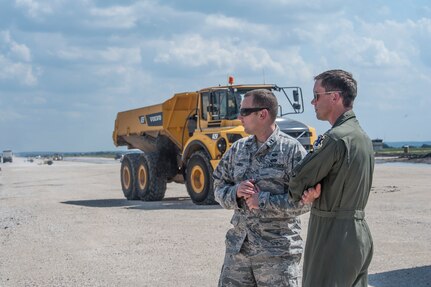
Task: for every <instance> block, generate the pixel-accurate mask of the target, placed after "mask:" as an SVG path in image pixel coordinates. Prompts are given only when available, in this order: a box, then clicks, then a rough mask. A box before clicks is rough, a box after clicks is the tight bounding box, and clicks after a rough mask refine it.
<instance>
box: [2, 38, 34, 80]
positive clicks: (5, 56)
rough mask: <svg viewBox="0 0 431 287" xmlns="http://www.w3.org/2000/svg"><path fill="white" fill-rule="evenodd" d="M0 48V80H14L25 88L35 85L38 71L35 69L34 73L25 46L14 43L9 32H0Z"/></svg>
mask: <svg viewBox="0 0 431 287" xmlns="http://www.w3.org/2000/svg"><path fill="white" fill-rule="evenodd" d="M1 47H2V48H1ZM0 48H1V49H0V80H16V81H17V82H19V83H21V84H24V85H27V86H33V85H35V84H37V76H36V75H37V73H39V72H40V70H39V69H36V73H35V69H34V68H33V66H32V64H31V52H30V49H29V48H28V47H27V46H26V45H24V44H19V43H17V42H15V41H14V40H13V39H12V37H11V35H10V32H9V31H1V32H0Z"/></svg>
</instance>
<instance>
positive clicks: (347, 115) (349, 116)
mask: <svg viewBox="0 0 431 287" xmlns="http://www.w3.org/2000/svg"><path fill="white" fill-rule="evenodd" d="M353 118H356V115H355V113H354V112H353V110H348V111H347V112H345V113H343V114H342V115H341V116H339V117H338V119H337V120H336V121H335V123H334V125H333V126H332V127H333V128H334V127H336V126H339V125H341V124H343V123H344V122H346V121H348V120H350V119H353Z"/></svg>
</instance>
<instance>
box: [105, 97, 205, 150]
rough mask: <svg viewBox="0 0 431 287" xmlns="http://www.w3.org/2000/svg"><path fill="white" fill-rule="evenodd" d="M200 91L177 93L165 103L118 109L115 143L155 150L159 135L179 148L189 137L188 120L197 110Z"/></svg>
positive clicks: (114, 135)
mask: <svg viewBox="0 0 431 287" xmlns="http://www.w3.org/2000/svg"><path fill="white" fill-rule="evenodd" d="M196 101H197V93H195V92H192V93H180V94H175V95H174V97H172V98H171V99H169V100H167V101H165V102H163V103H162V104H158V105H153V106H149V107H143V108H139V109H134V110H129V111H124V112H119V113H118V114H117V119H116V120H115V127H114V132H113V135H112V137H113V140H114V144H115V145H116V146H128V148H136V149H140V150H142V151H146V152H151V151H155V150H156V149H157V148H158V147H157V145H158V144H159V143H158V139H159V136H160V135H162V136H166V137H167V138H169V139H170V141H172V142H173V143H174V144H175V145H176V146H177V147H178V148H179V149H182V146H183V145H184V143H185V142H186V141H187V139H188V138H189V135H188V132H186V131H185V130H184V129H186V128H187V127H186V121H187V119H188V118H189V117H190V116H191V115H192V114H194V113H196Z"/></svg>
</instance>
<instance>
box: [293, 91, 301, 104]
mask: <svg viewBox="0 0 431 287" xmlns="http://www.w3.org/2000/svg"><path fill="white" fill-rule="evenodd" d="M292 94H293V100H294V101H295V102H297V101H299V94H298V91H297V90H293V91H292ZM299 107H301V106H299Z"/></svg>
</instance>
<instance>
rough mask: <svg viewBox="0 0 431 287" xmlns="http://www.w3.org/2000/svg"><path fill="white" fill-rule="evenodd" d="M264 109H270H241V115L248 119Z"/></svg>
mask: <svg viewBox="0 0 431 287" xmlns="http://www.w3.org/2000/svg"><path fill="white" fill-rule="evenodd" d="M264 109H268V108H243V109H239V114H240V115H241V116H242V117H246V116H248V115H249V114H251V113H254V112H258V111H261V110H264Z"/></svg>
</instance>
